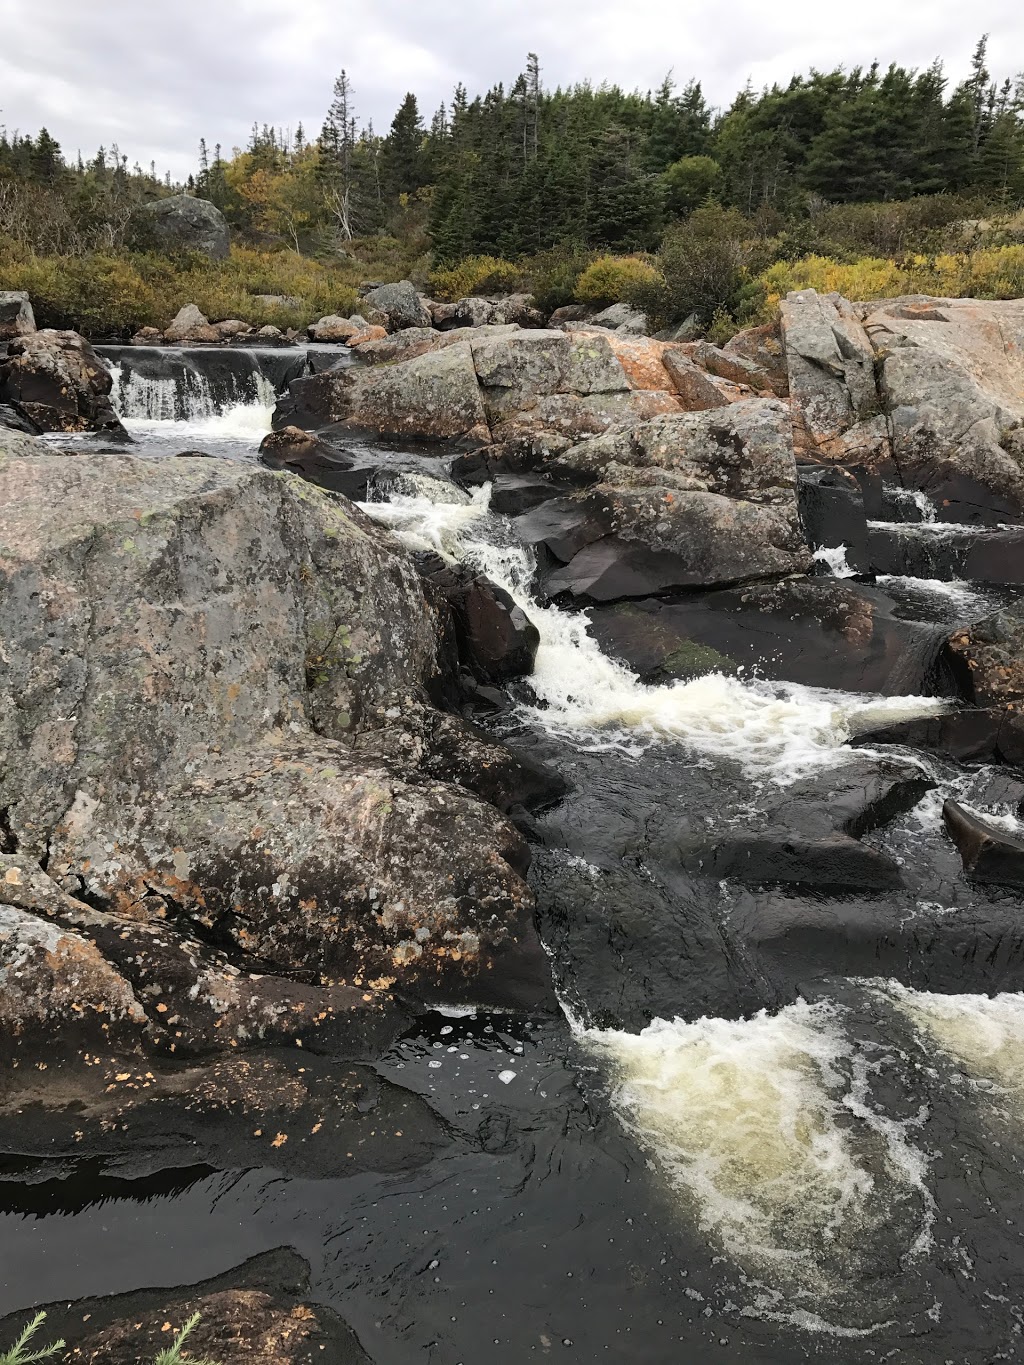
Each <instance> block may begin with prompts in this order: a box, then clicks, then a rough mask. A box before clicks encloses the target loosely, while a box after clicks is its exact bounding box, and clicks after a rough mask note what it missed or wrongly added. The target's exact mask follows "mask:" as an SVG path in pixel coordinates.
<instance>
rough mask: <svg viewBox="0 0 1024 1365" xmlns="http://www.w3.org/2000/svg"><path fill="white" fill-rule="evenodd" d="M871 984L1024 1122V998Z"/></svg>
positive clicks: (929, 1040)
mask: <svg viewBox="0 0 1024 1365" xmlns="http://www.w3.org/2000/svg"><path fill="white" fill-rule="evenodd" d="M868 984H869V986H870V988H871V989H872V990H873V991H874V992H875V994H877V995H878V996H879V997H881V998H883V999H885V1000H886V1001H888V1002H889V1003H890V1004H892V1005H894V1006H895V1007H896V1008H897V1009H898V1010H899V1011H900V1012H901V1013H902V1014H904V1015H905V1016H906V1017H907V1018H908V1019H909V1020H910V1022H911V1023H912V1024H913V1025H914V1027H915V1028H917V1029H918V1030H919V1032H920V1033H921V1034H922V1035H923V1036H924V1037H925V1039H926V1041H927V1042H928V1043H931V1044H934V1045H935V1046H936V1047H938V1048H940V1049H941V1050H942V1051H943V1052H944V1053H945V1054H946V1055H947V1056H948V1057H949V1058H950V1059H951V1060H952V1061H953V1062H954V1063H955V1064H956V1065H957V1066H958V1067H959V1068H960V1069H961V1070H962V1071H963V1073H964V1074H965V1076H966V1077H967V1078H968V1080H969V1081H970V1082H972V1083H973V1084H974V1085H975V1086H976V1087H977V1086H978V1083H979V1082H980V1083H981V1088H982V1089H985V1088H989V1092H990V1094H992V1097H993V1100H994V1101H995V1102H996V1103H997V1105H998V1107H1001V1108H1003V1109H1004V1110H1005V1111H1006V1112H1008V1113H1009V1114H1010V1115H1012V1117H1014V1118H1015V1119H1017V1120H1020V1119H1024V995H1017V994H1001V995H994V996H987V995H939V994H936V993H934V992H932V991H916V990H912V989H911V988H910V987H909V986H903V985H901V984H900V983H899V982H897V981H876V982H871V983H868ZM992 1087H994V1090H993V1089H992Z"/></svg>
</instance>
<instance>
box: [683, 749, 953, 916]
mask: <svg viewBox="0 0 1024 1365" xmlns="http://www.w3.org/2000/svg"><path fill="white" fill-rule="evenodd" d="M932 786H934V783H933V782H931V781H930V780H929V779H927V778H924V777H922V775H921V773H920V770H919V769H917V768H912V767H910V766H903V767H900V766H899V765H895V764H876V763H874V762H872V761H865V760H861V761H859V762H855V763H850V764H848V765H844V766H842V767H840V768H839V769H838V770H836V771H834V772H832V773H829V774H828V775H827V776H825V777H823V778H822V777H815V778H809V779H805V780H804V781H802V782H797V783H794V784H792V785H791V786H789V787H788V788H787V789H786V790H785V793H784V794H780V796H779V797H777V798H776V800H775V802H774V803H771V802H770V803H768V804H767V805H766V806H765V807H764V808H763V810H762V811H760V812H759V813H758V815H757V816H755V817H754V818H753V820H752V821H751V823H750V825H748V827H747V828H746V829H741V830H737V829H735V828H725V829H720V830H716V831H714V832H713V833H712V834H710V835H709V834H706V833H703V832H700V831H698V830H695V829H692V828H691V829H686V828H684V829H683V830H682V831H681V833H680V853H681V855H682V858H683V862H684V865H685V866H686V867H688V868H689V869H691V870H693V871H699V872H700V873H701V875H703V876H708V877H713V878H715V879H716V880H718V879H721V878H723V877H724V878H729V879H733V880H736V881H741V882H747V883H753V884H765V883H790V884H796V885H800V886H807V887H809V888H814V889H816V890H821V889H824V888H829V887H832V888H838V887H842V888H849V889H854V890H864V891H883V890H891V889H894V888H896V887H899V886H902V884H903V877H902V874H901V872H900V868H899V865H898V864H897V863H896V862H895V861H894V860H893V859H892V858H891V857H889V856H888V855H887V854H885V853H881V852H879V851H878V850H877V849H874V848H872V847H870V846H869V845H867V844H864V843H862V842H861V840H862V839H863V837H864V835H865V834H869V833H871V831H873V830H875V829H878V828H879V827H880V826H882V825H885V824H887V823H889V822H890V821H891V820H893V819H895V818H896V816H898V815H902V814H904V813H905V812H906V811H908V810H911V809H912V808H913V807H914V806H916V805H917V803H918V802H919V801H920V799H921V797H922V796H923V795H924V794H925V793H926V792H927V791H928V790H929V789H930V788H931V787H932Z"/></svg>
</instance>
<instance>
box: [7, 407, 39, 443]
mask: <svg viewBox="0 0 1024 1365" xmlns="http://www.w3.org/2000/svg"><path fill="white" fill-rule="evenodd" d="M0 430H3V431H20V432H22V433H23V434H24V435H26V436H38V435H39V434H40V430H39V427H37V426H36V424H35V422H33V421H32V419H31V418H30V417H28V416H27V415H26V414H25V413H23V412H19V411H18V410H17V408H12V407H11V406H10V404H8V403H0Z"/></svg>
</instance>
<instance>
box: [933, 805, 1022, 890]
mask: <svg viewBox="0 0 1024 1365" xmlns="http://www.w3.org/2000/svg"><path fill="white" fill-rule="evenodd" d="M942 818H943V821H944V822H945V825H946V829H947V831H948V832H949V836H950V838H951V839H952V840H953V842H954V843H955V844H956V846H957V848H958V849H959V850H960V856H961V858H962V859H963V864H964V872H965V873H966V874H967V875H968V877H970V878H971V879H972V880H973V881H976V882H991V883H994V884H996V885H999V886H1024V838H1020V837H1018V836H1017V835H1015V834H1011V833H1009V832H1008V831H1007V830H1005V829H1002V828H1001V827H1000V826H999V825H994V824H991V823H990V822H989V821H987V820H985V819H984V818H982V817H981V816H979V815H975V813H974V812H973V811H970V810H967V809H965V808H964V807H963V806H961V805H960V804H959V802H957V801H947V802H946V803H945V805H944V806H943V808H942Z"/></svg>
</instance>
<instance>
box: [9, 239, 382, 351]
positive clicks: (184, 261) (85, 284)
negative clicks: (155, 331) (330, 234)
mask: <svg viewBox="0 0 1024 1365" xmlns="http://www.w3.org/2000/svg"><path fill="white" fill-rule="evenodd" d="M363 274H364V267H363V265H362V264H360V263H358V262H354V263H353V264H351V265H349V266H347V267H346V266H339V265H333V264H325V263H323V262H320V261H315V260H311V259H310V258H308V257H305V256H298V255H296V254H295V253H294V252H291V251H280V252H264V251H254V250H250V249H248V248H245V247H233V248H232V250H231V255H230V256H229V257H228V258H227V259H226V260H224V261H210V260H207V259H206V258H205V257H199V256H189V257H178V258H172V257H168V256H161V255H156V254H152V253H138V252H134V253H129V252H118V253H111V254H104V253H96V254H94V255H91V256H30V255H27V254H25V253H24V252H21V251H19V250H18V249H17V248H12V247H8V249H7V250H6V251H4V250H3V249H2V248H0V289H25V290H27V291H28V294H29V297H30V298H31V300H32V306H33V308H34V310H35V314H36V320H37V322H38V323H39V325H40V326H41V327H60V328H71V329H73V330H74V331H77V332H82V333H83V334H84V335H85V336H94V337H98V336H112V335H116V334H122V333H125V332H134V331H137V330H138V328H140V327H146V326H149V327H160V328H164V327H166V326H167V324H168V323H169V322H170V321H171V319H172V318H173V317H174V315H175V314H176V313H177V311H178V309H179V308H181V307H182V305H183V304H186V303H194V304H196V305H197V306H198V307H199V308H200V309H201V311H202V312H203V313H205V314H206V316H207V317H208V318H210V320H211V321H213V322H219V321H221V320H223V319H224V318H240V319H241V320H242V321H243V322H247V323H251V324H253V325H255V326H264V325H265V324H267V323H270V324H273V325H274V326H278V327H291V326H295V325H296V324H297V323H307V322H311V321H314V320H315V319H316V318H319V317H323V316H324V315H325V314H327V313H340V314H341V315H343V316H345V315H348V314H350V313H353V312H355V311H357V310H358V307H359V297H358V294H357V293H356V290H355V287H354V282H355V280H358V279H360V278H362V276H363ZM257 294H281V295H288V296H290V297H293V298H296V299H298V300H299V307H298V308H297V309H293V308H290V307H287V306H285V307H283V308H282V307H281V306H279V305H277V304H267V303H260V302H258V301H257V299H256V298H255V295H257Z"/></svg>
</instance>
